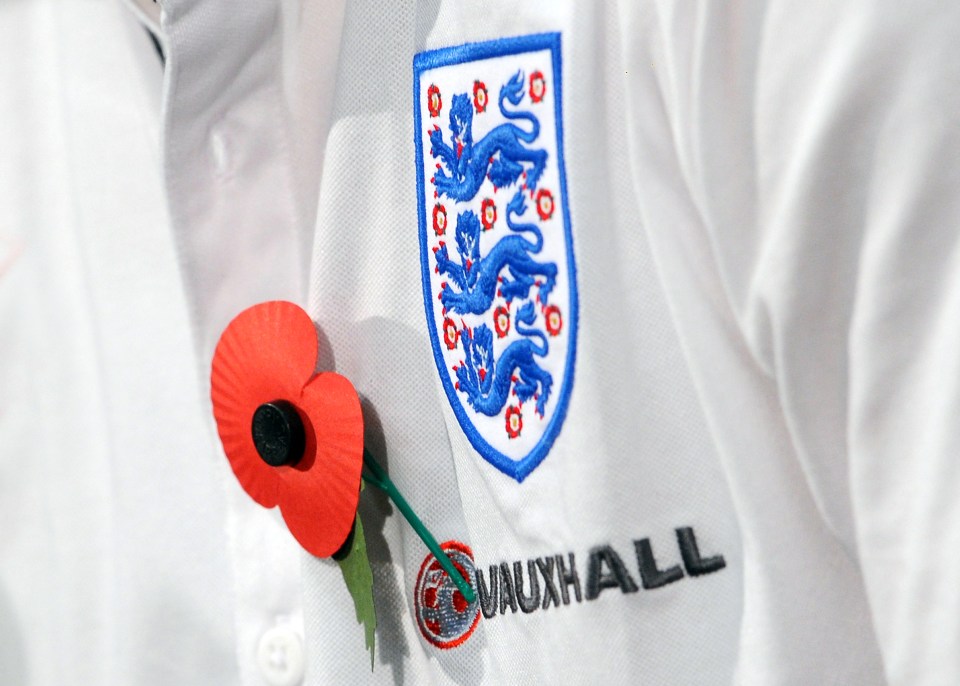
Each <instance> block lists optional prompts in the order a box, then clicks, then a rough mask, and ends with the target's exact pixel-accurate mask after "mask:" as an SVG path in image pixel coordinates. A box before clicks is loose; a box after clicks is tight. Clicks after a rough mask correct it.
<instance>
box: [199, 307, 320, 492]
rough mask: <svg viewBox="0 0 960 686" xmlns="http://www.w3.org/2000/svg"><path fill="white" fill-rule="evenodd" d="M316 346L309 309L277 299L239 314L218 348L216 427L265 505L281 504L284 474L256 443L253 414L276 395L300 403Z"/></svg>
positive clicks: (246, 484)
mask: <svg viewBox="0 0 960 686" xmlns="http://www.w3.org/2000/svg"><path fill="white" fill-rule="evenodd" d="M317 350H318V345H317V333H316V329H315V328H314V326H313V321H312V320H311V319H310V317H309V316H308V315H307V313H306V312H304V311H303V310H301V309H300V308H299V307H297V306H296V305H294V304H293V303H288V302H279V301H275V302H267V303H261V304H259V305H254V306H253V307H250V308H248V309H246V310H244V311H243V312H241V313H240V314H238V315H237V316H236V317H235V318H234V320H233V321H232V322H230V324H229V325H228V326H227V328H226V329H225V330H224V332H223V335H221V337H220V341H219V342H218V343H217V348H216V350H215V351H214V354H213V363H212V369H211V374H210V397H211V400H212V401H213V414H214V417H215V418H216V420H217V432H218V433H219V434H220V440H221V441H222V442H223V449H224V452H225V453H226V455H227V459H228V460H229V461H230V466H231V467H232V468H233V472H234V474H235V475H236V477H237V480H238V481H239V482H240V485H241V486H242V487H243V489H244V490H245V491H246V492H247V493H248V494H249V495H250V497H251V498H253V499H254V500H255V501H257V502H258V503H260V504H261V505H263V506H264V507H273V506H274V505H276V504H277V503H278V501H279V493H278V489H279V488H280V478H279V475H278V473H277V472H276V470H275V469H274V468H273V467H270V466H269V465H267V464H266V463H265V462H264V461H263V460H261V459H260V456H259V454H258V453H257V450H256V447H255V446H254V444H253V436H252V434H251V431H250V423H251V421H252V419H253V413H254V411H255V410H256V409H257V407H259V406H260V405H261V404H263V403H265V402H270V401H271V400H278V399H284V400H290V401H292V402H296V400H297V399H298V398H299V396H300V392H301V389H302V388H303V385H304V383H306V381H307V379H309V378H310V375H311V374H313V370H314V367H315V365H316V360H317Z"/></svg>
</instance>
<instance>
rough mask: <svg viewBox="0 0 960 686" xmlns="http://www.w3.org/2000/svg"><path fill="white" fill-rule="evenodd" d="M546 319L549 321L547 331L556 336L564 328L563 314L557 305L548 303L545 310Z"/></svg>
mask: <svg viewBox="0 0 960 686" xmlns="http://www.w3.org/2000/svg"><path fill="white" fill-rule="evenodd" d="M543 315H544V319H546V322H547V333H549V334H550V335H551V336H556V335H557V334H559V333H560V330H561V329H562V328H563V316H562V315H561V314H560V308H559V307H557V306H556V305H548V306H547V307H545V308H544V310H543Z"/></svg>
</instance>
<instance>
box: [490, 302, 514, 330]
mask: <svg viewBox="0 0 960 686" xmlns="http://www.w3.org/2000/svg"><path fill="white" fill-rule="evenodd" d="M493 328H494V329H496V330H497V337H498V338H503V337H504V336H506V335H507V334H508V333H509V332H510V310H508V309H507V308H506V307H505V306H504V305H501V306H500V307H498V308H497V309H496V310H494V312H493Z"/></svg>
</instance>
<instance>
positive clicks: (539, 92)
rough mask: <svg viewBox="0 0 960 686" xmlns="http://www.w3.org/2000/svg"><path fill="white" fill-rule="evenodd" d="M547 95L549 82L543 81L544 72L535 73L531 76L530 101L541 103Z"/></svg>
mask: <svg viewBox="0 0 960 686" xmlns="http://www.w3.org/2000/svg"><path fill="white" fill-rule="evenodd" d="M546 93H547V82H546V81H544V80H543V72H540V71H535V72H533V73H532V74H530V99H531V100H532V101H533V102H540V101H541V100H543V96H544V95H546Z"/></svg>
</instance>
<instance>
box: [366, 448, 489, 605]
mask: <svg viewBox="0 0 960 686" xmlns="http://www.w3.org/2000/svg"><path fill="white" fill-rule="evenodd" d="M363 466H364V473H363V478H364V480H365V481H366V482H367V483H370V484H373V485H374V486H376V487H377V488H379V489H380V490H382V491H383V492H385V493H386V494H387V495H388V496H390V500H392V501H393V502H394V504H395V505H396V506H397V509H398V510H400V512H401V513H402V514H403V516H404V517H405V518H406V520H407V521H408V522H410V526H412V527H413V530H414V531H416V532H417V535H418V536H419V537H420V539H421V540H422V541H423V542H424V544H426V546H427V548H428V549H429V550H430V552H431V553H433V556H434V557H435V558H437V562H439V563H440V566H441V567H443V569H444V571H445V572H446V573H447V574H449V575H450V578H451V579H453V583H455V584H456V585H457V588H459V589H460V592H461V593H462V594H463V597H464V598H466V599H467V602H468V603H472V602H474V601H475V600H476V599H477V595H476V593H474V590H473V586H471V585H470V584H469V583H467V580H466V579H464V578H463V575H462V574H461V573H460V570H458V569H457V568H456V567H455V566H454V564H453V561H452V560H451V559H450V557H449V556H448V555H447V554H446V552H444V550H443V548H441V547H440V544H439V543H437V539H435V538H434V537H433V534H431V533H430V532H429V531H428V530H427V527H426V526H424V524H423V522H422V521H420V518H419V517H418V516H417V515H416V513H415V512H414V511H413V508H411V507H410V505H409V503H407V501H406V499H405V498H404V497H403V496H402V495H401V494H400V491H398V490H397V487H396V486H395V485H394V483H393V482H392V481H391V480H390V477H389V476H387V473H386V472H385V471H383V467H381V466H380V465H379V464H377V461H376V460H374V459H373V455H371V454H370V452H369V451H368V450H367V449H366V448H364V449H363Z"/></svg>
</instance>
